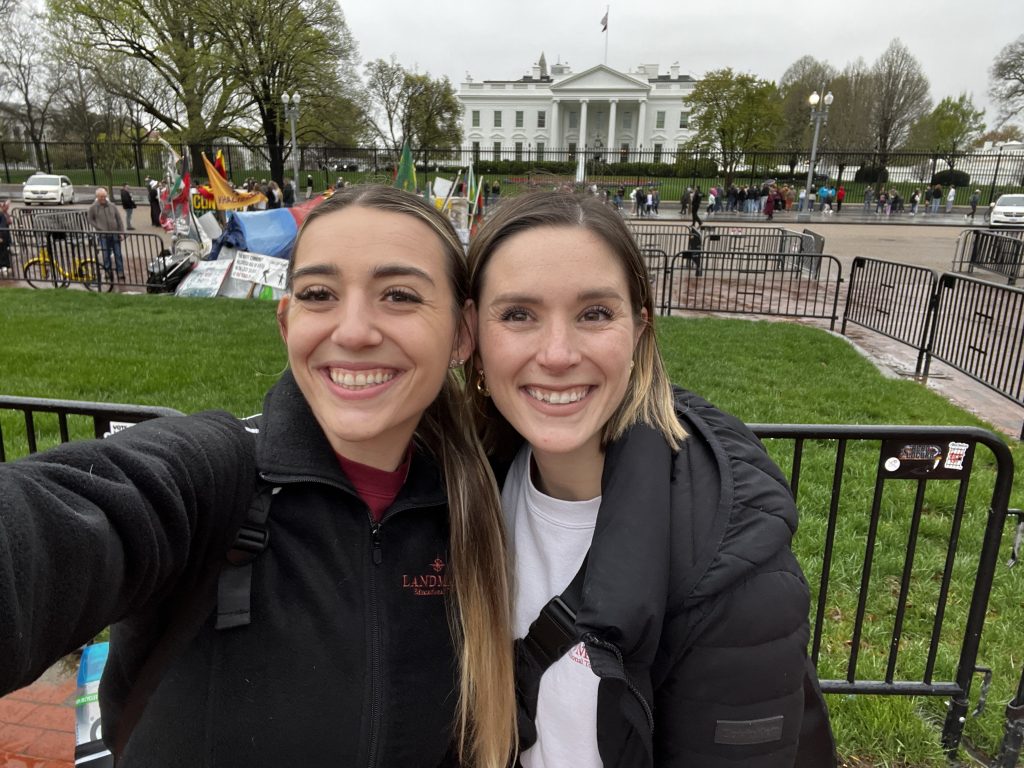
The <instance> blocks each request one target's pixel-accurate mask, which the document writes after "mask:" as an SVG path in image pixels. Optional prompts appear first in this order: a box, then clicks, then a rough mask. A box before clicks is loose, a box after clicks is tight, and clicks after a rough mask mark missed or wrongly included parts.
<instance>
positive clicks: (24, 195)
mask: <svg viewBox="0 0 1024 768" xmlns="http://www.w3.org/2000/svg"><path fill="white" fill-rule="evenodd" d="M21 199H22V202H24V203H25V205H31V204H32V203H56V204H57V205H64V203H73V202H75V188H74V186H73V185H72V184H71V179H69V178H68V177H67V176H57V175H54V174H49V173H36V174H33V175H32V176H29V177H28V179H27V180H26V181H25V183H24V185H22V189H21Z"/></svg>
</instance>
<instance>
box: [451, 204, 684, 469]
mask: <svg viewBox="0 0 1024 768" xmlns="http://www.w3.org/2000/svg"><path fill="white" fill-rule="evenodd" d="M535 227H575V228H579V229H582V230H584V231H586V232H589V233H590V234H592V235H595V236H596V237H598V238H599V239H600V240H601V241H602V242H604V243H605V244H606V245H607V246H608V247H609V248H610V249H611V251H612V253H614V254H615V255H616V256H617V257H618V259H619V261H620V263H621V264H622V268H623V271H624V272H625V275H626V282H627V283H628V286H629V300H630V308H631V310H632V312H633V317H634V320H635V321H636V322H637V323H638V324H641V325H642V328H641V332H640V338H639V340H638V341H637V345H636V349H635V350H634V351H633V364H634V365H633V371H632V374H631V375H630V378H629V385H628V387H627V389H626V394H625V396H624V397H623V399H622V402H621V403H620V404H619V407H618V408H617V409H616V410H615V412H614V413H613V414H612V415H611V417H610V418H609V419H608V423H607V424H605V426H604V433H603V434H602V446H606V445H608V443H610V442H612V441H613V440H615V439H616V438H618V437H621V436H622V434H623V433H624V432H625V431H626V430H627V429H629V428H630V427H631V426H632V425H633V424H636V423H638V422H641V423H644V424H648V425H649V426H651V427H653V428H654V429H657V430H658V431H659V432H661V434H662V435H663V436H664V437H665V440H666V441H667V442H668V444H669V445H670V446H672V448H673V449H676V448H678V447H679V445H680V443H681V442H682V441H683V440H684V439H685V437H686V431H685V430H684V429H683V427H682V425H681V424H680V423H679V419H678V418H677V417H676V411H675V404H674V400H673V396H672V383H671V381H670V380H669V378H668V373H667V372H666V371H665V364H664V362H663V361H662V358H661V352H660V351H659V349H658V339H657V337H656V336H655V334H654V299H653V298H652V296H651V283H650V280H649V278H648V273H647V265H646V263H645V262H644V257H643V254H642V253H641V252H640V248H639V247H638V246H637V244H636V241H635V240H634V239H633V235H632V233H631V232H630V231H629V228H628V227H627V226H626V224H625V223H624V222H623V220H622V216H621V215H620V214H619V213H618V211H616V210H615V209H614V208H612V207H610V206H607V205H604V204H603V203H602V202H601V201H600V200H597V199H596V198H593V197H590V196H587V197H575V196H573V195H568V194H564V193H561V192H537V193H531V194H527V195H521V196H519V197H516V198H513V199H511V200H507V201H505V202H503V203H502V204H501V207H500V208H498V209H496V211H495V213H494V214H493V215H492V216H490V217H489V218H488V219H487V220H486V221H485V223H484V225H483V227H482V228H481V229H480V232H479V234H478V235H477V236H476V237H475V238H474V239H473V241H472V243H470V246H469V256H468V259H469V294H470V298H472V299H473V301H475V302H477V305H478V306H479V302H480V292H481V289H482V286H483V282H484V279H485V277H486V273H487V265H488V263H489V262H490V258H491V256H492V255H493V254H494V252H495V250H497V249H498V247H499V246H500V245H501V244H502V243H503V242H505V241H506V240H508V239H509V238H511V237H513V236H515V235H516V234H518V233H520V232H523V231H525V230H528V229H533V228H535ZM645 309H646V310H647V321H646V322H644V320H643V318H642V314H641V312H642V310H645ZM465 374H466V380H467V381H468V382H470V384H471V386H468V387H467V388H466V389H467V392H468V397H469V399H470V401H471V403H472V405H473V409H472V410H473V413H474V415H475V417H476V419H477V420H478V422H479V424H480V432H481V435H482V439H483V443H484V447H485V448H486V449H487V450H488V451H489V452H491V453H493V454H495V455H497V456H499V457H500V458H503V459H507V458H509V457H510V456H511V454H513V453H514V452H515V450H516V448H518V446H519V444H521V443H522V438H521V437H520V436H519V435H518V434H517V433H516V431H515V430H514V429H513V428H512V425H511V424H509V423H508V421H507V420H506V419H505V417H504V416H502V415H501V413H500V412H499V411H498V409H497V408H496V407H495V406H494V402H493V401H492V400H490V399H489V398H487V397H485V396H484V395H483V394H482V393H481V392H480V391H479V389H478V387H477V386H475V384H476V383H477V382H478V380H479V376H480V374H479V372H478V371H476V370H475V366H474V365H473V361H472V360H470V361H469V362H467V364H466V368H465Z"/></svg>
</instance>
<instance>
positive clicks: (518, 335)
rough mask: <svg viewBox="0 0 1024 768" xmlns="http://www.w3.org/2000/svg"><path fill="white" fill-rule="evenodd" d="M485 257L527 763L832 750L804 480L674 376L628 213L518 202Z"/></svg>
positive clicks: (495, 430) (479, 359)
mask: <svg viewBox="0 0 1024 768" xmlns="http://www.w3.org/2000/svg"><path fill="white" fill-rule="evenodd" d="M469 268H470V296H471V298H472V300H473V303H474V309H475V314H476V329H477V348H476V353H475V355H474V356H473V357H472V358H471V359H470V360H468V361H467V363H466V367H465V374H466V378H467V381H468V382H469V388H468V390H469V397H470V398H471V401H472V404H473V406H474V413H475V414H476V418H477V420H478V424H479V429H480V430H481V434H482V436H483V440H484V444H485V447H486V448H487V450H488V451H489V453H490V455H491V456H492V462H493V463H494V465H495V466H496V467H497V468H498V469H499V471H498V473H497V474H498V475H499V479H500V480H501V481H502V486H503V487H502V506H503V508H504V512H505V520H506V525H507V526H508V529H509V536H510V546H511V548H512V550H513V553H514V568H515V584H516V600H515V607H514V622H513V626H514V631H515V635H516V637H517V638H519V640H517V641H516V677H517V681H516V688H517V696H518V699H519V701H518V704H519V738H520V747H521V749H522V752H521V754H520V758H519V759H520V762H521V764H522V765H523V766H526V767H527V768H536V767H537V766H547V767H549V768H550V767H552V766H562V765H573V766H576V767H577V768H589V767H594V768H597V767H598V766H605V767H606V768H607V767H608V766H659V768H662V767H665V766H684V765H685V766H702V768H707V767H708V766H712V767H715V766H739V765H743V766H755V767H759V768H762V767H763V768H768V767H769V766H770V767H773V768H774V767H775V766H779V767H780V768H781V767H782V766H792V765H806V766H828V765H834V762H835V755H834V749H833V746H832V739H831V733H830V730H829V725H828V719H827V712H826V709H825V706H824V702H823V700H822V697H821V694H820V689H819V686H818V685H817V680H816V677H815V674H814V670H813V667H812V666H811V665H810V663H809V661H808V657H807V651H806V645H807V640H808V610H809V597H808V587H807V584H806V582H805V580H804V578H803V575H802V573H801V571H800V567H799V565H798V564H797V562H796V560H795V559H794V557H793V554H792V552H791V550H790V540H791V537H792V535H793V533H794V531H795V529H796V517H797V515H796V509H795V505H794V502H793V498H792V495H791V493H790V490H789V488H788V486H787V484H786V481H785V479H784V477H783V476H782V474H781V472H780V471H779V469H778V468H777V467H776V466H775V465H774V464H773V463H772V462H771V460H770V459H769V458H768V456H767V455H766V453H765V451H764V449H763V447H762V446H761V444H760V443H759V442H758V440H757V439H756V438H755V437H754V435H753V434H752V433H751V432H750V431H749V430H748V429H747V428H746V427H745V426H744V425H743V424H742V423H741V422H739V421H738V420H737V419H735V418H733V417H732V416H729V415H728V414H726V413H723V412H722V411H720V410H718V409H716V408H715V407H714V406H712V405H710V404H709V403H707V402H706V401H704V400H702V399H701V398H700V397H698V396H697V395H694V394H692V393H690V392H687V391H684V390H681V389H674V388H673V387H672V385H671V384H670V381H669V376H668V373H667V372H666V369H665V365H664V363H663V361H662V358H661V355H660V353H659V351H658V345H657V340H656V337H655V333H654V327H653V320H654V307H653V301H652V298H651V294H650V283H649V282H648V274H647V270H646V268H645V264H644V260H643V256H642V255H641V252H640V250H639V249H638V247H637V245H636V243H635V242H634V240H633V238H632V236H631V234H630V232H629V230H628V228H627V227H626V225H625V224H624V222H623V221H622V218H621V217H620V216H618V215H616V214H615V212H614V211H612V210H610V209H608V208H606V207H604V206H602V205H599V204H597V203H595V202H593V201H591V200H589V199H586V198H576V197H572V196H568V195H560V194H538V195H530V196H524V197H520V198H516V199H512V200H508V201H506V202H505V203H504V204H503V207H502V209H501V210H500V211H498V212H496V213H495V214H494V216H493V217H492V218H490V219H489V220H488V221H487V222H486V224H485V225H484V227H483V228H482V229H481V231H480V233H479V234H478V236H477V237H476V239H475V240H474V241H473V242H472V244H471V246H470V251H469Z"/></svg>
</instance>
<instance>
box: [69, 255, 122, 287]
mask: <svg viewBox="0 0 1024 768" xmlns="http://www.w3.org/2000/svg"><path fill="white" fill-rule="evenodd" d="M74 280H75V282H76V283H82V284H83V285H85V287H86V289H87V290H90V291H112V290H113V289H114V284H113V282H111V281H110V280H107V279H106V273H105V272H104V271H103V267H102V266H100V263H99V262H98V261H96V260H95V259H87V260H85V261H79V262H77V263H76V264H75V277H74Z"/></svg>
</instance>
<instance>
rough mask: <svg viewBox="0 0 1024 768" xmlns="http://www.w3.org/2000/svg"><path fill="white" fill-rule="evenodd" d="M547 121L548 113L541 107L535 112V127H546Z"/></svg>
mask: <svg viewBox="0 0 1024 768" xmlns="http://www.w3.org/2000/svg"><path fill="white" fill-rule="evenodd" d="M547 121H548V113H547V112H545V111H544V110H543V109H542V110H541V111H540V112H538V113H537V127H538V128H546V127H547Z"/></svg>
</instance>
